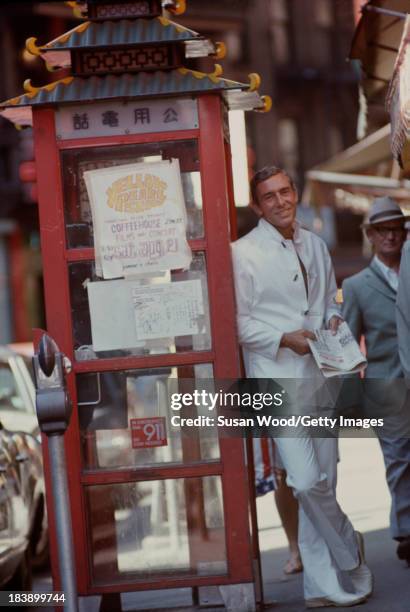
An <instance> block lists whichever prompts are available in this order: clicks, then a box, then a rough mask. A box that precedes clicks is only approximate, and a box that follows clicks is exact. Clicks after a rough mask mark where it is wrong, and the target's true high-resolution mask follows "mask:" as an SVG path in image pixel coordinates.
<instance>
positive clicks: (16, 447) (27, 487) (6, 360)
mask: <svg viewBox="0 0 410 612" xmlns="http://www.w3.org/2000/svg"><path fill="white" fill-rule="evenodd" d="M30 368H31V363H30V360H29V359H26V358H24V357H22V356H21V355H18V354H17V353H15V352H14V351H12V350H10V349H8V348H6V347H1V348H0V587H3V586H4V585H6V584H7V583H8V581H10V580H11V583H10V585H11V586H12V587H13V589H14V590H29V589H27V588H26V587H27V583H28V582H29V580H30V575H31V567H41V566H43V565H45V564H46V562H47V561H48V525H47V513H46V506H45V487H44V475H43V467H42V453H41V443H40V436H39V427H38V422H37V417H36V412H35V389H34V384H33V379H32V376H31V374H30ZM10 585H8V586H10Z"/></svg>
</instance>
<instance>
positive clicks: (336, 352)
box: [308, 322, 367, 378]
mask: <svg viewBox="0 0 410 612" xmlns="http://www.w3.org/2000/svg"><path fill="white" fill-rule="evenodd" d="M315 336H316V340H309V339H308V342H309V346H310V350H311V351H312V355H313V357H314V358H315V361H316V363H317V365H318V367H319V369H320V370H321V371H322V373H323V375H324V376H326V377H327V378H329V377H330V376H340V375H342V374H353V373H355V372H360V371H361V370H364V368H365V367H366V366H367V360H366V358H365V356H364V355H363V353H362V352H361V350H360V347H359V345H358V344H357V342H356V340H355V338H354V336H353V334H352V332H351V331H350V328H349V326H348V324H347V323H346V322H343V323H341V324H340V325H339V329H338V330H337V333H336V335H333V334H332V332H331V331H330V329H318V330H315Z"/></svg>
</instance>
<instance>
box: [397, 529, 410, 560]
mask: <svg viewBox="0 0 410 612" xmlns="http://www.w3.org/2000/svg"><path fill="white" fill-rule="evenodd" d="M397 556H398V558H399V559H401V560H402V561H407V565H408V566H409V567H410V536H407V537H406V538H403V539H402V540H401V542H400V544H399V545H398V547H397Z"/></svg>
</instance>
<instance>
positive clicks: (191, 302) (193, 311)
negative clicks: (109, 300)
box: [132, 280, 204, 340]
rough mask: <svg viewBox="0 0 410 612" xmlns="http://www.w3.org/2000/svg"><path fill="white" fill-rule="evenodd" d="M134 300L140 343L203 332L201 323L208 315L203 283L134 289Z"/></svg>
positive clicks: (157, 285) (183, 282) (190, 282)
mask: <svg viewBox="0 0 410 612" xmlns="http://www.w3.org/2000/svg"><path fill="white" fill-rule="evenodd" d="M132 297H133V303H134V313H135V323H136V331H137V338H138V340H153V339H155V338H166V337H169V336H188V335H194V334H198V333H200V332H201V330H200V325H199V321H200V320H202V319H203V315H204V303H203V298H202V287H201V281H199V280H188V281H179V282H175V283H166V284H165V283H161V284H155V285H150V286H140V287H134V288H133V291H132Z"/></svg>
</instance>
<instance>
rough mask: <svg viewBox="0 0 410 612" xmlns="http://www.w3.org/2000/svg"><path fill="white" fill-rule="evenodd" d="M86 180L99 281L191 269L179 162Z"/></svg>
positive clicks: (99, 173) (89, 175)
mask: <svg viewBox="0 0 410 612" xmlns="http://www.w3.org/2000/svg"><path fill="white" fill-rule="evenodd" d="M84 180H85V184H86V186H87V191H88V197H89V200H90V205H91V213H92V218H93V225H94V247H95V261H96V273H97V275H98V276H100V277H102V278H104V279H112V278H122V277H127V276H132V275H135V274H141V273H146V272H159V271H163V270H175V269H186V268H188V267H189V265H190V263H191V259H192V253H191V250H190V248H189V245H188V242H187V240H186V210H185V203H184V196H183V190H182V183H181V174H180V169H179V161H178V160H177V159H172V160H171V161H160V162H147V163H137V164H127V165H123V166H114V167H112V168H101V169H98V170H89V171H86V172H84Z"/></svg>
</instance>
